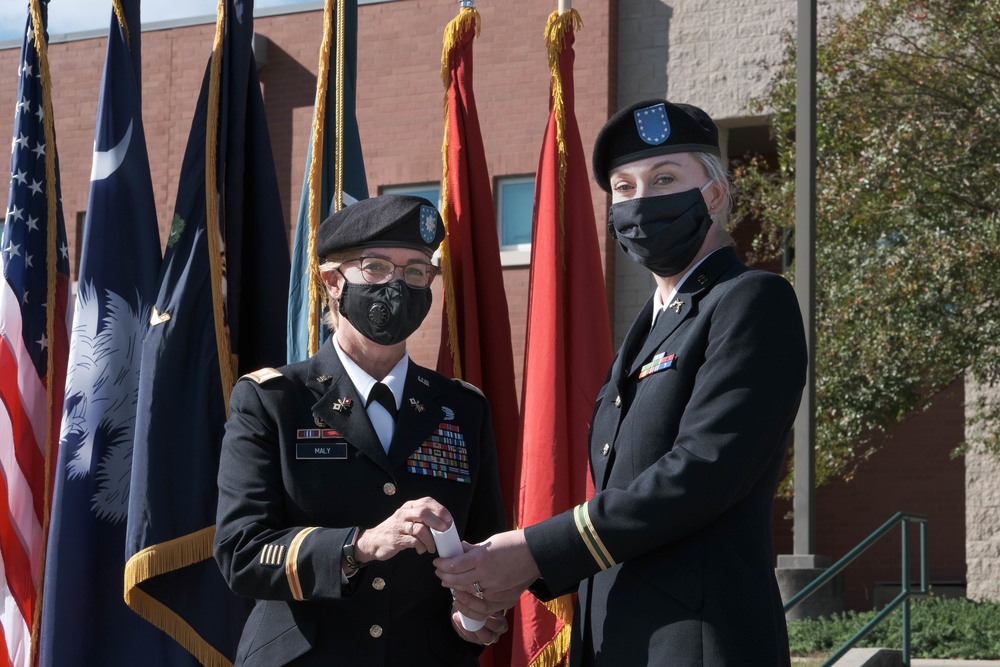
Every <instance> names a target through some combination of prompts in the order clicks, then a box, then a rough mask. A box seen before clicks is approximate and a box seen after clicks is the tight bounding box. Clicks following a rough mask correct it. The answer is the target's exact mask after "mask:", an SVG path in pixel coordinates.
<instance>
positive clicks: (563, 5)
mask: <svg viewBox="0 0 1000 667" xmlns="http://www.w3.org/2000/svg"><path fill="white" fill-rule="evenodd" d="M571 9H573V0H559V13H560V14H564V13H566V12H568V11H569V10H571Z"/></svg>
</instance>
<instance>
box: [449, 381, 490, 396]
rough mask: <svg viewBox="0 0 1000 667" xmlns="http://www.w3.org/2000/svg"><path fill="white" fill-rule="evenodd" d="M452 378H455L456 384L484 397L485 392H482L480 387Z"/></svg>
mask: <svg viewBox="0 0 1000 667" xmlns="http://www.w3.org/2000/svg"><path fill="white" fill-rule="evenodd" d="M453 379H454V380H455V382H457V383H458V384H460V385H462V386H463V387H465V388H466V389H468V390H469V391H471V392H475V393H477V394H479V395H480V396H482V397H483V398H486V394H484V393H483V390H482V389H480V388H479V387H477V386H476V385H474V384H470V383H468V382H466V381H465V380H459V379H458V378H453Z"/></svg>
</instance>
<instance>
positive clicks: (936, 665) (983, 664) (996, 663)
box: [910, 658, 1000, 667]
mask: <svg viewBox="0 0 1000 667" xmlns="http://www.w3.org/2000/svg"><path fill="white" fill-rule="evenodd" d="M966 665H967V666H968V667H973V665H975V666H976V667H1000V660H926V659H920V660H918V659H916V658H913V659H912V660H910V667H964V666H966Z"/></svg>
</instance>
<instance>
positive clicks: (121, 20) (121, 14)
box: [112, 0, 132, 48]
mask: <svg viewBox="0 0 1000 667" xmlns="http://www.w3.org/2000/svg"><path fill="white" fill-rule="evenodd" d="M112 9H113V10H114V12H115V16H117V17H118V24H119V25H121V27H122V33H123V34H124V35H125V46H127V47H129V48H132V40H131V39H129V36H128V23H127V22H126V21H125V10H124V9H123V8H122V0H113V3H112Z"/></svg>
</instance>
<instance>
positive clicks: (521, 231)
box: [496, 176, 535, 252]
mask: <svg viewBox="0 0 1000 667" xmlns="http://www.w3.org/2000/svg"><path fill="white" fill-rule="evenodd" d="M496 198H497V232H498V234H499V235H500V251H501V252H511V251H514V252H517V251H521V252H528V251H530V250H531V216H532V209H533V208H534V202H535V177H534V176H505V177H503V178H498V179H497V186H496Z"/></svg>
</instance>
